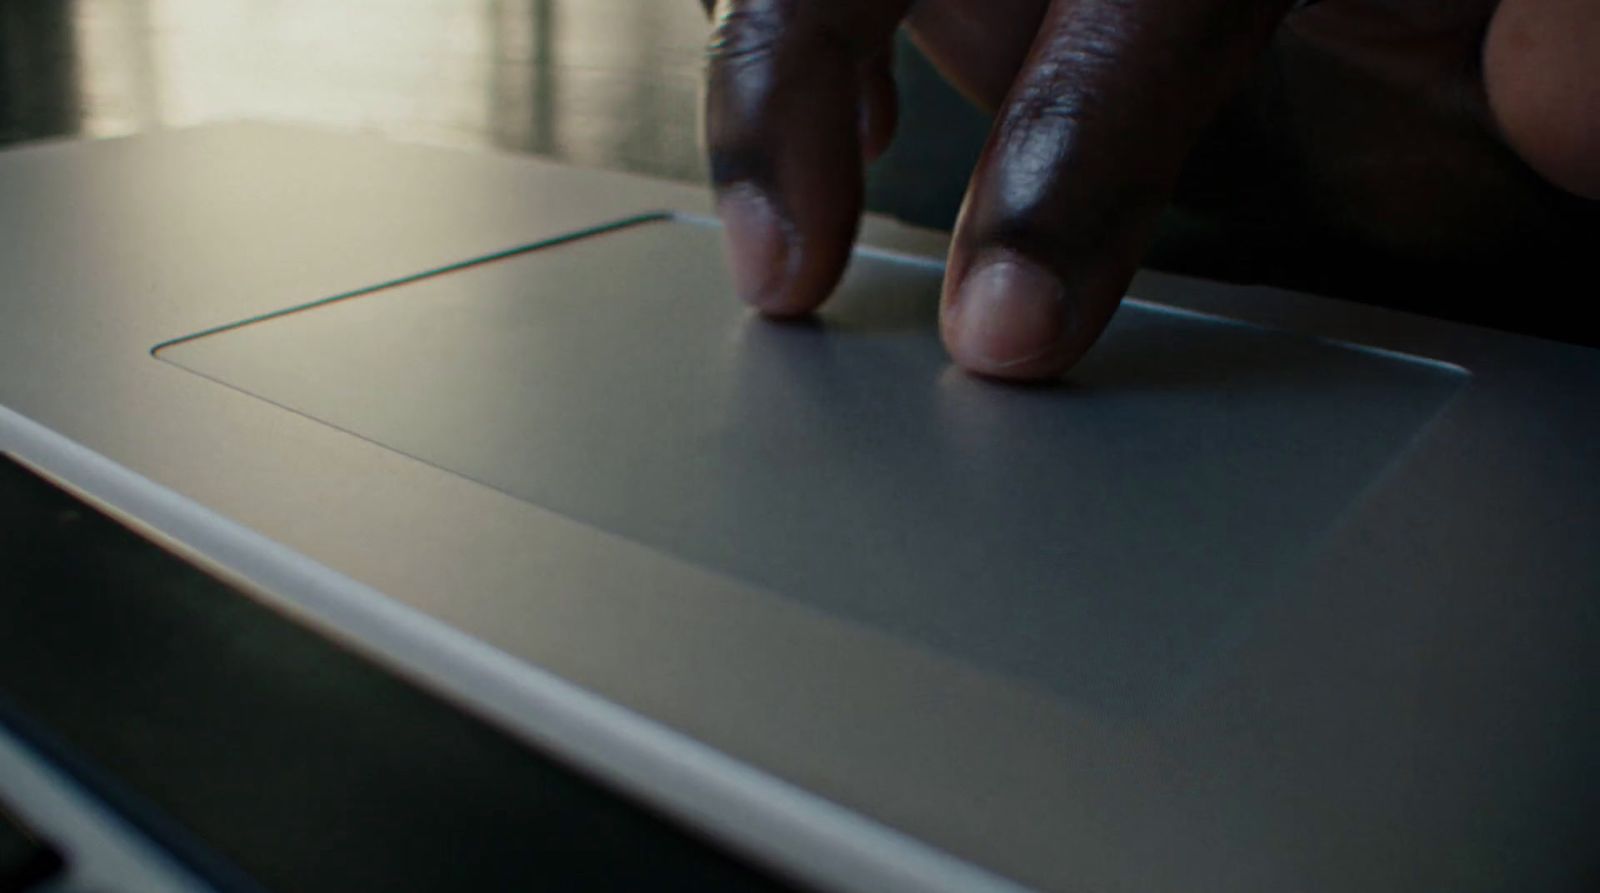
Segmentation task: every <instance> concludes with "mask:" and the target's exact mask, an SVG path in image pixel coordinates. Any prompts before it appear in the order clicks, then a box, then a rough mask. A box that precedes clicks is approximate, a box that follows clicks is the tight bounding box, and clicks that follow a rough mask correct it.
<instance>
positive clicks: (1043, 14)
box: [706, 0, 1600, 380]
mask: <svg viewBox="0 0 1600 893" xmlns="http://www.w3.org/2000/svg"><path fill="white" fill-rule="evenodd" d="M1293 5H1294V4H1293V3H1292V2H1291V0H1184V2H1171V0H1167V2H1163V0H920V2H915V3H913V2H911V0H720V2H717V3H715V7H714V8H711V2H709V0H707V6H708V12H711V13H712V15H713V16H714V18H715V22H716V28H715V33H714V36H713V39H712V43H711V65H710V76H709V83H708V90H707V98H706V134H707V144H708V147H709V152H710V157H711V170H712V180H713V183H714V186H715V188H716V190H717V199H718V211H719V213H720V214H721V215H722V217H723V220H724V223H725V224H726V230H727V233H728V250H729V254H730V265H731V267H732V269H733V272H734V279H735V284H736V286H737V288H738V290H739V292H740V294H741V296H742V297H744V299H745V300H747V301H749V302H750V303H751V304H752V305H754V306H755V307H757V308H758V309H760V310H761V311H762V312H763V313H766V314H768V315H772V316H779V317H782V316H795V315H802V314H806V313H810V312H811V311H813V310H814V309H816V308H817V307H818V306H819V305H821V303H822V302H823V301H824V300H826V298H827V296H828V294H829V293H830V292H831V291H832V290H833V288H834V287H835V286H836V285H837V283H838V281H839V278H840V276H841V275H842V273H843V270H844V266H845V263H846V262H847V260H848V258H849V253H850V248H851V245H852V244H853V242H854V239H855V234H856V229H857V226H858V223H859V219H860V215H861V203H862V191H863V186H862V182H863V167H864V164H865V163H866V162H867V161H869V160H870V159H872V158H874V157H876V156H877V155H878V154H879V153H881V152H882V151H883V150H884V148H885V147H887V145H888V143H889V141H890V139H891V138H892V134H893V130H894V119H895V103H894V84H893V80H892V77H891V74H890V66H889V63H890V58H889V52H890V50H889V48H890V46H891V40H892V37H893V35H894V33H895V31H896V29H897V28H900V27H902V26H903V27H905V28H906V29H907V30H908V31H909V32H910V34H911V36H912V38H913V40H914V41H915V42H916V43H917V44H918V46H919V47H920V48H921V49H922V50H923V51H924V52H925V53H926V54H927V56H928V57H929V58H930V59H931V60H932V61H933V62H934V64H935V65H937V66H938V67H939V68H940V70H941V71H942V72H943V73H944V74H945V76H946V77H947V78H948V79H949V80H950V81H951V82H952V83H953V84H954V85H955V86H956V87H957V88H958V89H960V90H961V91H962V92H963V93H964V94H965V95H967V96H968V97H969V98H970V99H971V100H972V101H973V102H975V103H976V104H978V105H979V106H980V107H983V108H985V109H988V110H991V111H993V112H994V114H995V123H994V127H993V130H992V132H991V135H990V139H989V142H988V145H987V147H986V148H985V150H984V153H983V155H982V157H981V159H980V160H979V162H978V165H977V167H976V169H975V170H974V171H973V174H972V179H971V184H970V186H969V189H968V193H967V197H966V201H965V203H964V205H963V207H962V211H961V214H960V216H959V218H958V220H957V223H956V227H955V232H954V237H953V240H952V246H951V250H950V256H949V263H948V266H947V272H946V278H945V287H944V294H943V300H942V305H941V308H942V309H941V326H940V327H941V333H942V335H943V337H944V341H945V344H946V346H947V348H948V349H949V350H950V353H951V356H952V357H953V358H954V359H955V361H956V362H957V363H959V364H960V365H962V366H964V367H966V368H967V369H969V370H972V371H973V372H976V373H979V374H982V375H986V376H991V377H996V378H1005V379H1016V380H1037V379H1050V378H1055V377H1057V376H1059V375H1061V374H1062V373H1063V372H1064V371H1065V370H1067V369H1068V368H1069V367H1070V366H1071V365H1072V364H1073V363H1074V362H1076V361H1077V359H1078V358H1079V357H1081V356H1082V355H1083V354H1084V352H1085V351H1087V350H1088V349H1089V348H1090V346H1091V345H1092V344H1093V343H1094V340H1095V339H1096V338H1097V337H1098V336H1099V334H1100V332H1101V331H1102V330H1103V329H1104V327H1105V325H1106V323H1107V322H1108V321H1109V319H1110V318H1111V315H1112V313H1113V312H1114V311H1115V309H1116V307H1117V304H1118V303H1119V302H1120V300H1121V297H1122V295H1123V293H1124V291H1125V289H1126V287H1127V284H1128V281H1129V279H1130V278H1131V277H1132V275H1133V272H1134V270H1135V268H1136V266H1137V265H1138V264H1139V262H1140V260H1141V258H1142V257H1143V256H1144V253H1145V251H1146V249H1147V247H1148V244H1149V241H1150V239H1151V235H1152V232H1153V230H1154V227H1155V224H1156V221H1157V218H1158V216H1159V215H1160V213H1161V212H1162V210H1163V208H1166V207H1167V206H1168V205H1169V204H1170V203H1172V202H1174V201H1175V200H1176V201H1177V202H1178V204H1179V205H1180V206H1185V207H1188V208H1191V209H1194V210H1195V211H1197V212H1198V213H1201V214H1206V215H1210V216H1213V217H1216V218H1218V219H1221V220H1224V221H1226V220H1228V219H1229V218H1230V215H1231V216H1232V217H1241V216H1243V217H1250V218H1252V219H1258V220H1259V219H1268V220H1273V219H1289V218H1290V217H1293V218H1294V219H1295V220H1296V221H1298V222H1302V223H1304V224H1305V225H1306V226H1307V227H1308V228H1309V230H1310V231H1314V232H1316V233H1319V234H1321V235H1322V236H1325V237H1327V238H1330V239H1333V240H1336V241H1347V242H1351V243H1361V244H1365V245H1368V246H1371V247H1373V248H1375V249H1378V250H1383V251H1386V252H1389V253H1391V254H1400V255H1408V256H1413V257H1420V258H1426V259H1430V260H1435V261H1439V262H1442V263H1450V262H1455V261H1459V262H1460V263H1475V262H1478V261H1480V260H1481V259H1482V258H1483V257H1485V256H1486V254H1485V253H1486V252H1501V253H1504V252H1506V251H1508V250H1511V249H1512V248H1518V250H1521V249H1522V248H1525V249H1526V250H1527V251H1528V252H1532V253H1531V254H1529V255H1528V256H1530V257H1533V256H1536V255H1537V252H1538V251H1541V250H1551V246H1556V247H1562V246H1565V245H1566V242H1567V241H1571V240H1572V239H1574V238H1577V237H1576V236H1574V234H1575V233H1576V234H1581V235H1586V234H1592V233H1593V232H1595V221H1596V219H1597V217H1600V213H1597V211H1596V208H1597V207H1600V203H1597V202H1596V201H1595V199H1600V0H1324V2H1322V3H1319V4H1316V5H1313V6H1309V7H1304V8H1300V9H1291V7H1292V6H1293ZM1518 246H1520V248H1519V247H1518ZM1578 247H1581V246H1578ZM1563 250H1565V249H1563ZM1568 253H1571V252H1570V251H1569V252H1568Z"/></svg>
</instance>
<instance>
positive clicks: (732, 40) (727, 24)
mask: <svg viewBox="0 0 1600 893" xmlns="http://www.w3.org/2000/svg"><path fill="white" fill-rule="evenodd" d="M793 12H794V10H793V3H792V2H786V0H752V2H746V3H728V4H725V5H724V6H723V7H722V10H721V13H720V14H719V15H718V16H717V20H716V24H715V27H714V28H713V29H712V32H711V40H710V42H709V43H708V44H707V46H706V57H707V59H708V61H709V62H710V64H711V67H712V70H713V71H715V70H718V69H719V68H727V67H735V68H737V67H742V66H745V65H750V64H760V63H765V62H768V61H770V60H771V59H772V58H773V57H774V56H776V55H777V53H778V50H779V48H780V47H781V46H782V43H783V38H784V35H785V33H786V31H787V30H788V28H789V24H790V22H791V21H792V20H793Z"/></svg>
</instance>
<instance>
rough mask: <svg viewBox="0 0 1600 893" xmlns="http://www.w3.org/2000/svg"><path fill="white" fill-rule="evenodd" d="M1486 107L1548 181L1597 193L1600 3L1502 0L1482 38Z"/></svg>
mask: <svg viewBox="0 0 1600 893" xmlns="http://www.w3.org/2000/svg"><path fill="white" fill-rule="evenodd" d="M1483 69H1484V70H1483V75H1484V88H1485V90H1486V92H1487V93H1488V97H1489V106H1490V108H1491V109H1493V111H1494V115H1495V119H1496V121H1497V122H1498V124H1499V126H1500V130H1501V132H1502V133H1503V134H1504V135H1505V138H1506V141H1507V142H1508V143H1510V144H1511V147H1512V148H1513V149H1515V150H1516V152H1517V154H1518V155H1520V156H1521V157H1522V159H1523V160H1524V161H1526V162H1527V163H1528V166H1529V167H1531V168H1533V169H1534V170H1535V171H1538V172H1539V174H1540V175H1542V176H1543V177H1544V178H1545V179H1546V180H1548V181H1550V182H1551V183H1553V184H1555V185H1557V186H1559V187H1561V188H1563V189H1565V190H1567V191H1568V192H1571V193H1573V194H1574V195H1580V196H1583V197H1585V198H1593V199H1600V8H1596V6H1595V5H1594V3H1593V0H1503V2H1501V4H1500V6H1499V8H1498V9H1497V10H1496V11H1495V14H1494V19H1493V22H1492V23H1491V24H1490V26H1489V32H1488V34H1487V35H1486V36H1485V38H1484V44H1483Z"/></svg>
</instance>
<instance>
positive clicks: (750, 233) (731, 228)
mask: <svg viewBox="0 0 1600 893" xmlns="http://www.w3.org/2000/svg"><path fill="white" fill-rule="evenodd" d="M717 215H718V216H719V217H720V218H722V238H723V244H724V246H725V247H726V249H727V257H728V272H729V274H730V275H731V277H732V279H733V290H734V292H735V293H736V294H737V295H738V296H739V299H740V300H742V301H744V302H745V303H747V304H749V305H750V306H752V307H755V308H756V309H758V310H761V311H763V312H775V313H782V312H783V310H784V308H785V303H784V302H785V297H786V293H787V292H788V290H789V289H788V284H789V282H790V281H791V280H792V279H793V268H794V262H795V261H796V260H797V259H798V252H797V251H795V250H794V246H793V242H794V236H793V228H792V227H790V226H789V225H787V224H786V223H785V222H784V220H783V218H782V216H780V215H779V213H778V210H777V207H776V206H775V205H774V204H773V202H772V199H770V198H768V197H767V195H766V194H765V193H764V192H762V191H761V190H760V189H757V188H756V187H754V186H750V185H747V184H741V185H738V186H735V187H733V188H731V189H728V190H727V191H725V192H724V193H723V194H722V195H721V196H720V197H719V198H718V199H717Z"/></svg>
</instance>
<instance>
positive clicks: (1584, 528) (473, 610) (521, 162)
mask: <svg viewBox="0 0 1600 893" xmlns="http://www.w3.org/2000/svg"><path fill="white" fill-rule="evenodd" d="M707 206H708V202H707V199H706V197H705V196H704V194H703V193H702V191H701V189H699V188H698V187H691V186H685V185H681V184H675V183H666V182H659V181H654V180H649V179H643V178H639V177H635V176H630V175H625V174H619V173H611V172H600V171H591V170H579V169H574V168H567V167H562V166H559V165H555V164H550V163H545V162H540V161H534V160H529V159H526V158H520V157H509V156H503V155H497V154H490V153H481V152H472V151H463V150H450V149H440V148H433V147H422V146H414V145H406V144H402V143H395V142H389V141H385V140H382V139H378V138H374V137H369V136H362V135H356V134H347V133H337V132H327V131H319V130H311V129H303V128H298V127H287V126H276V125H266V124H232V125H225V126H212V127H204V128H198V129H192V130H177V131H167V132H160V133H154V134H149V135H144V136H139V137H134V138H128V139H119V140H107V141H98V142H77V143H61V144H48V145H39V146H33V147H27V148H22V149H17V150H12V151H8V152H6V153H4V154H3V155H0V209H3V210H0V214H3V215H4V220H5V221H6V228H7V231H8V233H9V236H8V238H7V239H5V240H3V241H0V282H3V283H4V293H3V294H0V450H3V451H4V452H5V453H6V454H7V455H9V456H11V457H13V458H14V459H15V460H16V461H17V462H19V463H21V464H22V465H23V466H25V467H26V468H27V469H29V470H30V473H31V474H35V475H37V476H39V477H40V479H42V480H45V481H48V482H49V483H50V484H51V485H52V486H54V487H57V488H60V489H61V490H62V491H63V492H66V493H69V494H71V495H72V496H73V497H74V498H76V499H79V500H82V501H83V502H84V503H85V504H86V505H89V506H92V507H95V508H96V509H97V510H99V511H103V512H105V513H106V514H108V515H109V516H112V517H114V518H116V519H118V521H119V523H121V524H123V525H126V526H127V527H129V528H131V529H133V530H135V531H137V532H138V533H139V534H140V536H142V537H144V538H146V539H150V540H154V541H157V542H159V543H161V544H162V547H163V548H165V549H167V550H169V551H171V552H172V553H175V554H177V555H179V556H182V558H183V560H184V561H185V562H188V563H190V564H192V565H195V566H198V567H200V568H202V569H204V570H205V572H206V573H207V574H209V575H211V576H212V577H214V578H216V579H221V580H225V581H228V583H229V585H230V586H231V587H232V589H231V590H229V592H230V593H231V594H226V595H219V596H218V598H224V597H226V598H244V599H248V600H249V601H250V602H251V603H253V604H255V605H258V606H261V607H264V608H265V609H267V610H268V611H270V612H271V613H272V614H273V615H274V616H278V617H282V618H288V619H289V620H291V621H292V622H293V623H295V624H298V625H301V626H303V627H305V628H306V629H309V630H312V631H314V632H315V634H316V635H317V636H319V637H322V638H324V639H327V640H329V641H332V642H336V643H338V645H339V647H341V648H344V649H348V650H349V651H350V652H351V653H354V654H357V655H360V656H361V657H362V659H363V660H369V661H371V662H373V664H374V665H375V666H379V667H381V668H383V670H384V672H386V673H389V674H392V675H394V676H395V677H397V678H400V679H403V680H406V681H407V684H409V685H413V686H416V687H418V688H420V689H422V690H425V691H427V692H429V693H431V695H432V696H436V697H438V698H440V699H442V700H443V701H444V702H446V703H448V704H450V705H452V708H453V709H456V710H459V711H462V712H464V713H465V714H468V715H470V716H472V717H475V718H476V719H477V720H479V721H482V722H483V723H486V724H487V725H488V726H490V727H492V728H493V729H494V730H495V733H496V734H499V735H502V736H505V737H506V738H507V739H509V740H512V741H514V742H517V743H518V745H519V746H525V747H527V748H529V749H530V750H531V751H536V752H538V753H540V754H544V755H546V756H548V757H549V758H551V759H554V760H556V761H557V762H559V763H561V764H562V765H564V766H569V767H572V768H573V770H574V771H576V772H579V773H581V774H582V775H583V777H585V778H589V779H593V780H595V781H596V782H597V783H599V784H602V785H603V786H604V787H605V788H606V789H607V790H610V791H615V792H617V793H618V794H619V796H623V797H624V798H626V799H627V800H628V801H629V802H635V803H638V804H641V805H642V806H643V807H646V808H648V809H649V810H650V811H651V812H652V814H658V815H660V816H663V817H665V820H667V821H669V822H670V823H672V825H673V826H674V827H676V828H680V829H687V832H688V833H690V834H692V835H693V836H694V837H695V839H697V840H701V841H704V842H707V844H708V845H710V846H714V847H716V848H719V849H726V850H727V851H728V852H731V853H736V854H738V856H739V858H741V859H747V860H750V862H751V863H752V864H755V865H759V866H762V867H763V869H764V870H770V871H772V872H775V873H776V874H777V875H779V876H781V877H783V878H787V879H789V880H791V881H793V882H795V883H800V884H803V885H806V886H810V887H813V888H817V889H827V890H863V891H865V890H871V891H890V890H958V889H959V890H1020V889H1037V890H1077V889H1112V888H1115V889H1144V890H1164V889H1182V890H1239V889H1369V890H1376V889H1397V890H1398V889H1407V890H1411V889H1438V888H1450V889H1488V888H1494V889H1502V888H1525V887H1529V886H1533V885H1537V886H1539V887H1541V888H1565V887H1567V886H1574V887H1581V886H1583V882H1584V880H1585V879H1588V880H1593V879H1594V877H1595V873H1594V872H1595V868H1596V866H1595V862H1594V856H1593V854H1592V852H1591V851H1590V848H1589V847H1588V846H1587V845H1586V843H1587V841H1586V839H1585V838H1586V837H1587V835H1586V834H1584V833H1582V832H1583V831H1585V830H1587V829H1589V828H1592V827H1593V820H1594V819H1596V818H1597V817H1600V786H1597V784H1596V782H1595V781H1594V779H1595V778H1600V773H1597V772H1596V771H1595V770H1596V768H1597V766H1596V763H1597V753H1600V750H1597V743H1600V711H1597V710H1596V709H1595V706H1596V705H1595V703H1594V696H1593V694H1592V693H1593V692H1594V691H1595V690H1596V688H1595V685H1596V683H1597V682H1600V679H1597V674H1596V663H1597V662H1596V660H1595V659H1594V656H1593V655H1594V654H1595V653H1597V652H1596V647H1597V645H1600V619H1597V616H1596V614H1595V605H1596V597H1597V595H1600V550H1597V549H1596V545H1595V544H1596V542H1597V541H1600V477H1597V476H1596V475H1595V473H1594V472H1595V470H1596V469H1597V468H1600V412H1597V409H1600V351H1597V350H1596V349H1594V348H1588V347H1582V346H1578V345H1572V344H1563V343H1556V342H1550V341H1542V340H1538V339H1534V338H1529V337H1524V336H1518V335H1512V334H1507V333H1502V332H1496V331H1492V330H1487V329H1482V328H1474V327H1471V326H1467V325H1462V324H1457V323H1450V322H1444V321H1440V320H1434V319H1429V318H1424V317H1420V316H1415V315H1408V314H1405V313H1401V312H1397V311H1392V310H1386V309H1381V308H1377V307H1372V306H1365V305H1357V304H1353V303H1349V302H1342V301H1334V300H1328V299H1323V298H1318V297H1313V296H1309V295H1304V294H1295V293H1289V292H1284V291H1279V290H1274V289H1269V288H1261V287H1246V286H1235V285H1228V284H1222V283H1216V282H1207V281H1200V280H1194V279H1186V278H1180V277H1174V276H1169V275H1162V274H1158V273H1154V272H1145V273H1141V275H1140V276H1139V277H1138V278H1137V279H1136V280H1135V281H1134V283H1133V285H1132V287H1131V289H1130V294H1129V297H1128V299H1127V300H1126V301H1125V302H1124V305H1123V306H1122V308H1121V309H1120V310H1119V311H1118V313H1117V316H1116V318H1115V319H1114V320H1113V323H1112V325H1111V327H1110V328H1109V330H1108V331H1107V333H1106V335H1105V337H1104V338H1103V339H1102V341H1101V343H1099V344H1098V345H1097V346H1096V347H1095V348H1094V349H1093V351H1092V352H1091V353H1090V354H1089V355H1088V357H1087V358H1086V359H1085V360H1084V362H1083V363H1082V364H1081V365H1080V366H1079V367H1078V368H1076V369H1075V370H1073V372H1072V373H1070V374H1069V375H1068V376H1067V378H1066V379H1065V380H1064V381H1063V382H1061V383H1059V384H1057V385H1053V386H1047V387H1010V386H1004V385H998V384H995V383H992V382H987V381H983V380H979V379H977V378H974V377H972V376H969V375H967V374H965V373H963V372H961V371H959V370H958V369H955V368H954V367H952V366H951V365H950V364H949V362H948V360H947V359H946V358H945V356H944V354H943V351H942V349H941V347H940V345H939V343H938V339H937V334H936V328H935V325H934V321H935V314H936V309H937V300H938V290H939V281H940V275H941V263H942V257H943V251H944V246H945V240H946V236H945V235H944V234H940V233H935V232H929V231H925V230H919V229H915V228H912V227H909V226H905V225H902V224H899V223H896V222H894V221H892V220H887V219H879V218H873V219H869V220H868V222H867V223H866V225H865V226H864V230H863V235H862V239H861V243H860V245H859V247H858V248H857V250H856V253H855V256H854V258H853V260H852V263H851V267H850V270H849V272H848V274H847V276H846V278H845V280H844V282H843V284H842V286H841V287H840V290H839V292H838V294H837V295H836V296H835V298H834V299H833V300H832V301H830V303H829V304H828V305H827V307H826V308H825V309H824V310H823V311H822V312H821V313H820V314H819V315H818V316H817V317H816V318H815V319H813V320H808V321H805V322H799V323H784V324H778V323H773V322H769V321H765V320H762V319H760V318H757V317H755V316H754V315H752V314H751V313H750V312H748V311H747V310H745V309H744V308H743V307H741V306H740V304H739V303H738V302H737V301H736V300H735V299H734V298H733V297H732V290H731V287H730V284H729V281H728V276H727V272H726V270H725V268H724V266H723V261H722V258H721V254H720V246H721V233H720V232H719V230H718V224H717V223H716V221H715V220H714V219H713V218H712V217H710V216H709V214H708V211H707ZM84 622H86V623H92V622H93V619H92V618H85V621H84ZM171 647H173V648H178V649H181V648H182V643H181V642H174V643H172V645H171ZM240 647H242V646H240ZM284 672H285V673H292V667H289V668H286V669H285V671H284ZM284 759H285V760H286V761H291V762H292V761H293V760H294V759H295V757H294V755H293V753H292V752H285V753H284ZM158 805H159V804H158ZM506 833H507V834H514V833H515V829H512V828H508V829H506Z"/></svg>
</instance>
